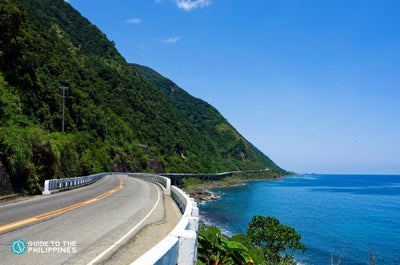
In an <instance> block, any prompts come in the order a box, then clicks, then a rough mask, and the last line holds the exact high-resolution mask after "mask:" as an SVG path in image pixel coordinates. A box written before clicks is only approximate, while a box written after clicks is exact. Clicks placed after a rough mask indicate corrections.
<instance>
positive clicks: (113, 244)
mask: <svg viewBox="0 0 400 265" xmlns="http://www.w3.org/2000/svg"><path fill="white" fill-rule="evenodd" d="M162 197H163V196H162V191H161V190H160V188H159V187H158V186H156V185H154V184H151V183H149V182H145V181H142V180H138V179H134V178H131V177H128V176H123V175H121V176H118V175H113V176H106V177H104V178H102V179H101V180H99V181H97V182H96V183H94V184H92V185H89V186H87V187H83V188H79V189H75V190H71V191H66V192H62V193H58V194H54V195H48V196H40V197H38V198H34V199H31V200H28V201H22V202H17V203H11V204H7V205H2V206H0V264H23V265H25V264H38V265H39V264H41V265H43V264H97V263H101V262H104V260H107V258H108V257H110V256H111V255H112V254H113V253H114V252H116V251H117V250H118V248H119V247H120V246H122V245H124V244H125V243H126V242H127V241H128V240H129V239H130V238H132V237H133V236H134V235H135V234H137V233H138V232H139V231H140V229H141V228H143V227H144V226H145V225H147V224H149V223H153V222H156V221H159V219H160V214H159V213H158V214H157V212H159V207H162V206H161V205H162V204H163V203H162V202H163V198H162ZM17 240H21V241H17ZM13 242H14V244H13ZM24 247H25V249H24Z"/></svg>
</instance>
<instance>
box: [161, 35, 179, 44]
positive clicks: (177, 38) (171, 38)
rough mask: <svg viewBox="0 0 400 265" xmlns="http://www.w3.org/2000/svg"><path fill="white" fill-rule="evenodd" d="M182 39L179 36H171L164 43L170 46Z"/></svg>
mask: <svg viewBox="0 0 400 265" xmlns="http://www.w3.org/2000/svg"><path fill="white" fill-rule="evenodd" d="M179 39H180V37H178V36H171V37H169V38H168V39H166V40H164V42H166V43H169V44H174V43H177V42H178V40H179Z"/></svg>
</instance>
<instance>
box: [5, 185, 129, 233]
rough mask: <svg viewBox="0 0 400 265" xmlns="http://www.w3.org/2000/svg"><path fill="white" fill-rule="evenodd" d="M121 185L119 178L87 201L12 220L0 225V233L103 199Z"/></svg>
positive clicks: (116, 190)
mask: <svg viewBox="0 0 400 265" xmlns="http://www.w3.org/2000/svg"><path fill="white" fill-rule="evenodd" d="M123 187H124V183H123V181H122V179H121V178H119V185H118V187H116V188H114V189H112V190H110V191H107V192H105V193H103V194H100V195H99V196H97V197H94V198H92V199H90V200H87V201H84V202H79V203H76V204H73V205H70V206H66V207H64V208H61V209H57V210H54V211H50V212H47V213H42V214H39V215H36V216H32V217H29V218H26V219H22V220H19V221H16V222H12V223H9V224H5V225H2V226H0V233H2V232H5V231H8V230H11V229H14V228H17V227H21V226H24V225H27V224H31V223H34V222H37V221H41V220H44V219H48V218H51V217H54V216H57V215H60V214H62V213H66V212H69V211H72V210H75V209H78V208H80V207H82V206H85V205H88V204H90V203H93V202H96V201H99V200H101V199H104V198H106V197H108V196H110V195H112V194H114V193H116V192H118V191H120V190H122V189H123Z"/></svg>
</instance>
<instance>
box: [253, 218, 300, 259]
mask: <svg viewBox="0 0 400 265" xmlns="http://www.w3.org/2000/svg"><path fill="white" fill-rule="evenodd" d="M247 234H248V235H249V236H250V239H251V241H252V243H253V244H255V245H256V246H258V247H259V248H261V249H262V251H263V253H264V257H265V259H266V260H267V261H268V262H269V263H272V264H278V263H280V262H285V263H294V260H293V254H294V252H295V251H296V250H300V251H302V252H303V253H304V252H305V251H306V247H305V245H304V244H303V243H301V242H300V239H301V235H300V234H298V233H296V231H295V230H294V228H292V227H289V226H286V225H283V224H280V222H279V220H278V219H276V218H275V217H270V216H254V217H253V219H252V220H251V222H250V223H249V227H248V229H247ZM288 251H291V253H290V254H289V252H288Z"/></svg>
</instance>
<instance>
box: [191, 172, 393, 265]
mask: <svg viewBox="0 0 400 265" xmlns="http://www.w3.org/2000/svg"><path fill="white" fill-rule="evenodd" d="M213 191H214V192H217V193H219V194H221V195H222V198H221V199H220V200H217V201H215V202H208V203H203V204H201V205H200V206H199V208H200V217H201V220H202V221H203V222H205V223H208V224H213V225H217V226H219V227H221V228H222V230H223V233H225V234H226V235H228V236H229V235H232V234H235V233H246V229H247V226H248V223H249V222H250V221H251V219H252V217H253V216H254V215H264V216H274V217H276V218H278V219H279V220H280V222H281V223H283V224H285V225H289V226H291V227H293V228H294V229H295V230H296V232H298V233H299V234H301V236H302V240H301V241H302V242H303V243H304V244H305V245H306V247H307V251H306V252H305V253H304V254H302V253H298V254H296V255H295V258H296V260H297V261H298V262H299V263H301V264H308V265H313V264H315V265H319V264H331V261H332V260H333V262H334V264H338V263H339V261H341V263H340V264H341V265H355V264H357V265H358V264H371V262H370V257H371V253H373V254H374V256H375V263H373V264H385V265H386V264H389V265H391V264H393V265H394V264H400V175H399V176H397V175H396V176H395V175H320V174H308V175H299V176H295V177H286V178H283V179H282V180H277V181H260V182H249V183H247V184H246V185H244V186H239V187H228V188H220V189H215V190H213Z"/></svg>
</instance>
